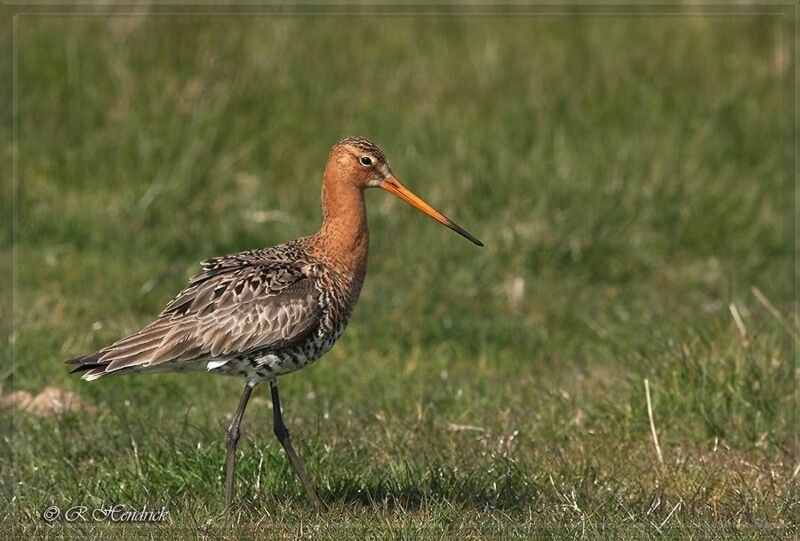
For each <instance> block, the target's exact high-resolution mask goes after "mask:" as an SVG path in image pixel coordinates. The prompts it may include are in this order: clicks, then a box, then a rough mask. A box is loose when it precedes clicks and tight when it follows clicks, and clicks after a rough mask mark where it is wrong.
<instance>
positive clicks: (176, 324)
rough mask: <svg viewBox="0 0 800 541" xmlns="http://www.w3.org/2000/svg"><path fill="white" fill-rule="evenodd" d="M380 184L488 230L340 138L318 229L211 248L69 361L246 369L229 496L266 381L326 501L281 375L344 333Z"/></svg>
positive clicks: (232, 434) (98, 368) (282, 436)
mask: <svg viewBox="0 0 800 541" xmlns="http://www.w3.org/2000/svg"><path fill="white" fill-rule="evenodd" d="M367 188H383V189H384V190H386V191H388V192H390V193H392V194H394V195H396V196H397V197H399V198H400V199H402V200H403V201H406V202H407V203H410V204H411V205H413V206H415V207H416V208H418V209H419V210H421V211H422V212H424V213H425V214H427V215H428V216H430V217H432V218H433V219H435V220H437V221H438V222H440V223H442V224H444V225H445V226H447V227H449V228H450V229H452V230H454V231H456V232H457V233H459V234H461V235H462V236H464V237H466V238H467V239H469V240H471V241H472V242H474V243H475V244H477V245H478V246H483V244H481V242H480V241H479V240H478V239H476V238H475V237H473V236H472V235H471V234H470V233H468V232H467V231H466V230H464V229H463V228H461V227H460V226H459V225H457V224H456V223H454V222H453V221H452V220H450V219H449V218H447V217H446V216H444V215H443V214H441V213H440V212H439V211H437V210H436V209H434V208H433V207H431V206H430V205H428V204H427V203H425V202H424V201H423V200H422V199H420V198H419V197H417V196H416V195H414V194H413V193H412V192H411V191H410V190H409V189H408V188H406V187H405V186H403V185H402V184H401V183H400V181H398V180H397V178H395V176H394V174H393V173H392V170H391V168H390V167H389V163H388V162H387V161H386V156H385V155H384V154H383V152H382V151H381V150H380V149H379V148H378V147H377V146H376V145H375V144H373V143H372V142H370V141H368V140H366V139H363V138H360V137H351V138H348V139H345V140H343V141H341V142H340V143H338V144H336V145H334V147H333V148H332V149H331V151H330V154H329V156H328V164H327V166H326V167H325V173H324V176H323V181H322V211H323V220H322V226H321V227H320V229H319V231H318V232H317V233H316V234H314V235H311V236H308V237H302V238H299V239H297V240H293V241H289V242H287V243H284V244H280V245H278V246H274V247H272V248H261V249H256V250H250V251H245V252H240V253H237V254H233V255H229V256H224V257H215V258H212V259H209V260H207V261H204V262H203V263H202V272H200V273H199V274H197V275H195V276H193V277H192V278H190V279H189V284H188V285H187V286H186V288H185V289H184V290H183V291H181V292H180V293H179V294H178V296H177V297H175V298H174V299H173V300H172V301H171V302H170V303H169V304H167V306H166V308H164V310H163V311H162V312H161V314H160V315H159V316H158V318H157V319H156V320H155V321H153V322H152V323H150V324H149V325H147V326H145V327H144V328H143V329H141V330H140V331H138V332H137V333H135V334H133V335H131V336H127V337H125V338H122V339H120V340H118V341H116V342H114V343H113V344H111V345H109V346H107V347H104V348H103V349H101V350H100V351H96V352H94V353H89V354H87V355H82V356H80V357H77V358H75V359H72V360H71V361H67V362H68V363H70V364H72V365H73V366H74V368H73V370H72V371H73V372H84V374H83V379H85V380H89V381H92V380H96V379H100V378H103V377H105V376H111V375H117V374H130V373H136V372H162V371H182V370H201V371H206V372H208V373H211V374H221V375H227V376H242V377H244V378H245V388H244V394H242V398H241V400H240V402H239V407H238V408H237V409H236V412H235V413H234V414H233V419H232V421H231V424H230V426H229V427H228V435H227V457H226V461H225V504H226V507H227V508H230V506H231V503H232V501H233V488H234V468H235V463H236V444H237V442H238V441H239V426H240V424H241V422H242V417H243V416H244V410H245V408H246V407H247V402H248V400H249V399H250V394H251V393H252V392H253V389H254V388H255V386H256V385H258V384H259V383H260V382H262V381H264V380H267V381H269V387H270V391H271V394H272V406H273V416H274V419H273V421H274V432H275V436H276V437H277V438H278V441H279V442H280V443H281V446H282V447H283V449H284V451H285V452H286V456H287V457H288V459H289V462H290V463H291V465H292V468H293V469H294V472H295V474H297V477H298V478H299V480H300V482H301V483H302V484H303V487H304V488H305V490H306V492H307V494H308V497H309V498H310V499H311V501H312V502H313V504H314V505H315V506H316V507H317V508H318V509H323V508H324V506H323V504H322V501H321V500H320V499H319V497H318V496H317V494H316V492H315V491H314V488H313V487H312V485H311V482H310V481H309V479H308V475H306V472H305V469H304V468H303V465H302V464H301V463H300V459H299V458H298V457H297V453H295V451H294V448H293V447H292V443H291V441H290V440H289V430H288V429H287V428H286V425H285V424H284V423H283V417H282V414H281V404H280V399H279V397H278V376H282V375H284V374H288V373H290V372H294V371H295V370H298V369H300V368H303V367H304V366H308V365H309V364H311V363H312V362H314V361H315V360H317V359H319V358H320V357H321V356H322V355H324V354H325V353H326V352H327V351H328V350H329V349H330V348H331V347H332V346H333V344H334V342H336V340H337V339H338V338H339V336H341V334H342V332H343V331H344V328H345V326H346V325H347V322H348V320H349V319H350V314H351V313H352V311H353V306H354V305H355V303H356V301H357V300H358V295H359V293H360V291H361V286H362V284H363V283H364V276H365V275H366V271H367V246H368V244H369V233H368V231H367V215H366V209H365V206H364V190H365V189H367Z"/></svg>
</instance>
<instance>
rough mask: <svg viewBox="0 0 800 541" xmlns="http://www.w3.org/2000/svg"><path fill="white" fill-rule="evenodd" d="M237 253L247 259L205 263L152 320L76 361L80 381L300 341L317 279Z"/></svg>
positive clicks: (315, 313)
mask: <svg viewBox="0 0 800 541" xmlns="http://www.w3.org/2000/svg"><path fill="white" fill-rule="evenodd" d="M243 254H245V255H246V256H247V257H245V256H243V255H242V254H237V255H235V256H230V257H228V258H216V259H211V260H208V261H205V262H204V263H203V271H202V272H201V273H199V274H197V275H196V276H194V277H192V278H191V279H190V281H189V284H188V285H187V287H186V288H185V289H183V291H181V292H180V293H179V294H178V295H177V296H176V297H175V298H174V299H173V300H172V301H170V302H169V303H168V304H167V306H166V307H165V308H164V310H163V311H162V312H161V314H160V315H159V317H158V319H156V320H155V321H154V322H152V323H150V324H149V325H147V326H146V327H144V328H143V329H142V330H140V331H139V332H137V333H135V334H133V335H131V336H128V337H125V338H122V339H121V340H118V341H117V342H115V343H113V344H111V345H110V346H107V347H105V348H103V349H102V350H100V351H99V352H97V354H92V355H89V356H83V357H79V358H77V359H75V360H74V363H75V364H76V365H77V368H76V369H77V370H80V369H81V368H82V366H81V365H82V363H85V365H86V369H88V370H90V372H89V373H87V374H86V375H87V376H90V377H91V379H95V378H97V377H101V376H104V375H107V374H109V373H112V372H116V371H119V370H122V369H125V368H134V367H138V368H147V367H157V366H159V365H163V364H164V363H169V362H174V361H180V362H185V361H192V360H198V359H207V358H224V357H228V356H234V355H238V354H246V353H248V352H251V351H257V350H263V349H268V348H276V349H277V348H283V347H288V346H291V345H293V344H296V343H299V342H300V341H302V340H303V339H304V338H305V337H306V336H308V335H309V334H310V333H311V332H313V331H314V329H316V327H317V326H318V324H319V318H320V316H321V312H322V306H321V304H320V295H319V292H318V289H317V287H316V278H315V277H313V276H310V275H308V274H307V273H305V272H304V271H303V267H302V266H300V265H299V264H297V263H293V262H289V261H282V260H271V259H263V258H262V259H259V258H258V257H255V256H254V255H253V254H255V252H245V253H243ZM81 359H86V360H85V361H81ZM89 362H91V365H89Z"/></svg>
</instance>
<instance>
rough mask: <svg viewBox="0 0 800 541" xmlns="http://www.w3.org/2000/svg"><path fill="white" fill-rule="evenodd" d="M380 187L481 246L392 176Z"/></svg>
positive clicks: (461, 228)
mask: <svg viewBox="0 0 800 541" xmlns="http://www.w3.org/2000/svg"><path fill="white" fill-rule="evenodd" d="M380 186H381V188H383V189H384V190H386V191H387V192H389V193H391V194H394V195H396V196H397V197H399V198H400V199H402V200H403V201H405V202H406V203H408V204H409V205H411V206H413V207H417V208H418V209H419V210H421V211H422V212H424V213H425V214H427V215H428V216H430V217H431V218H433V219H434V220H436V221H437V222H439V223H440V224H442V225H445V226H447V227H449V228H450V229H452V230H453V231H455V232H456V233H458V234H459V235H461V236H462V237H465V238H467V239H469V240H471V241H472V242H474V243H475V244H477V245H478V246H483V243H482V242H481V241H479V240H478V239H476V238H475V237H473V236H472V234H471V233H469V232H468V231H467V230H466V229H464V228H463V227H461V226H460V225H458V224H457V223H455V222H454V221H453V220H451V219H450V218H448V217H447V216H445V215H444V214H442V213H441V212H439V211H438V210H436V209H435V208H433V207H432V206H430V205H429V204H427V203H426V202H425V201H423V200H422V199H420V198H419V197H417V196H416V195H414V193H413V192H412V191H411V190H409V189H408V188H406V187H405V186H403V185H402V184H400V181H399V180H397V179H396V178H395V177H394V176H390V177H387V178H386V179H385V180H384V181H383V182H381V184H380Z"/></svg>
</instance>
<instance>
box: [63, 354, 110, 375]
mask: <svg viewBox="0 0 800 541" xmlns="http://www.w3.org/2000/svg"><path fill="white" fill-rule="evenodd" d="M67 364H70V365H73V368H72V370H70V371H69V373H70V374H74V373H75V372H85V371H87V370H92V369H94V368H103V367H105V366H106V365H107V364H108V361H101V360H100V352H99V351H95V352H93V353H87V354H86V355H81V356H80V357H75V358H74V359H70V360H69V361H67Z"/></svg>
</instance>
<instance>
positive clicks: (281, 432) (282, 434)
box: [269, 380, 325, 511]
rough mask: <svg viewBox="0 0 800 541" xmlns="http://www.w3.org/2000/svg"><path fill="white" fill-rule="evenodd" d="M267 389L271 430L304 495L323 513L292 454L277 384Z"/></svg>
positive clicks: (321, 506)
mask: <svg viewBox="0 0 800 541" xmlns="http://www.w3.org/2000/svg"><path fill="white" fill-rule="evenodd" d="M269 389H270V391H271V392H272V414H273V420H274V428H273V430H274V432H275V436H276V437H277V438H278V441H279V442H281V446H283V450H284V451H286V456H287V457H288V458H289V463H290V464H291V465H292V469H293V470H294V473H295V474H296V475H297V478H298V479H300V482H301V483H302V484H303V488H305V489H306V494H308V497H309V499H310V500H311V502H312V503H313V504H314V507H316V508H317V511H324V510H325V505H324V504H323V503H322V500H320V499H319V496H317V493H316V491H314V487H313V486H311V481H309V479H308V475H307V474H306V470H305V469H304V468H303V464H301V463H300V459H299V458H298V457H297V453H295V452H294V447H292V442H291V440H289V429H288V428H286V425H285V424H283V415H282V414H281V400H280V397H279V396H278V384H277V382H276V381H275V380H272V381H270V382H269Z"/></svg>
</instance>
